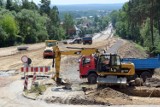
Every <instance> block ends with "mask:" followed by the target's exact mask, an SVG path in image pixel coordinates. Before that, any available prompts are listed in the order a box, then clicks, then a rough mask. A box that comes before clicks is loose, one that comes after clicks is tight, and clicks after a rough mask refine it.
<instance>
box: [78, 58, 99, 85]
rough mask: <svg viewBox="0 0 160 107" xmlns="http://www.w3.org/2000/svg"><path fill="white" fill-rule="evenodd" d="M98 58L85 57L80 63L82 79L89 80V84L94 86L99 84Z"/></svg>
mask: <svg viewBox="0 0 160 107" xmlns="http://www.w3.org/2000/svg"><path fill="white" fill-rule="evenodd" d="M96 62H97V61H96V58H95V57H93V56H83V57H81V59H80V62H79V72H80V78H87V79H88V82H89V83H91V84H94V83H96V82H97V76H98V75H97V73H96Z"/></svg>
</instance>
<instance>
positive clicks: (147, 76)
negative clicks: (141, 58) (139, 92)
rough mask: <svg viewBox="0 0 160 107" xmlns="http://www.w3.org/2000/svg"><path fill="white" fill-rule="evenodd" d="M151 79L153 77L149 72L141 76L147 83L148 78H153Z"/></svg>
mask: <svg viewBox="0 0 160 107" xmlns="http://www.w3.org/2000/svg"><path fill="white" fill-rule="evenodd" d="M151 77H152V75H151V73H149V72H147V71H145V72H142V74H141V78H142V79H143V81H144V82H145V81H146V79H147V78H151Z"/></svg>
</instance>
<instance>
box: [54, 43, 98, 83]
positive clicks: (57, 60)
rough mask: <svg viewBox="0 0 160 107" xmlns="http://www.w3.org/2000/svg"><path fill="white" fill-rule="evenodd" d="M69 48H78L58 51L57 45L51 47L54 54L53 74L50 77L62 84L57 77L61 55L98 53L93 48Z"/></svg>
mask: <svg viewBox="0 0 160 107" xmlns="http://www.w3.org/2000/svg"><path fill="white" fill-rule="evenodd" d="M70 49H78V50H68V51H60V49H59V47H58V46H56V47H53V52H54V54H55V56H54V57H53V65H52V66H54V62H55V71H56V73H55V75H54V76H53V77H52V79H53V80H54V81H56V83H57V84H62V80H61V78H60V77H59V73H60V63H61V55H75V56H79V55H92V54H94V53H98V50H97V49H95V48H70Z"/></svg>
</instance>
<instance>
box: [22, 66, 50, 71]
mask: <svg viewBox="0 0 160 107" xmlns="http://www.w3.org/2000/svg"><path fill="white" fill-rule="evenodd" d="M49 70H50V66H42V67H21V72H48V71H49Z"/></svg>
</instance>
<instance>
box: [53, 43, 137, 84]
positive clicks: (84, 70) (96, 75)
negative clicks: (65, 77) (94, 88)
mask: <svg viewBox="0 0 160 107" xmlns="http://www.w3.org/2000/svg"><path fill="white" fill-rule="evenodd" d="M70 49H75V48H70ZM76 49H79V50H69V51H60V50H59V47H58V46H56V47H54V48H53V51H54V52H55V56H54V57H53V65H54V61H55V69H56V74H55V75H54V77H53V79H54V80H55V81H56V83H57V84H63V83H62V79H61V78H60V77H59V73H60V61H61V55H82V56H83V55H85V56H83V57H82V58H81V60H80V65H79V66H80V74H86V76H88V80H89V82H90V83H94V82H97V83H98V84H127V82H129V81H130V77H132V76H134V74H135V68H134V64H132V63H121V59H120V57H119V56H118V55H116V54H100V53H99V52H98V50H97V49H95V48H76ZM92 54H95V55H96V56H93V55H92ZM89 58H90V59H89ZM106 59H108V60H109V62H108V64H106V63H105V60H106ZM81 76H84V75H81Z"/></svg>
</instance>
